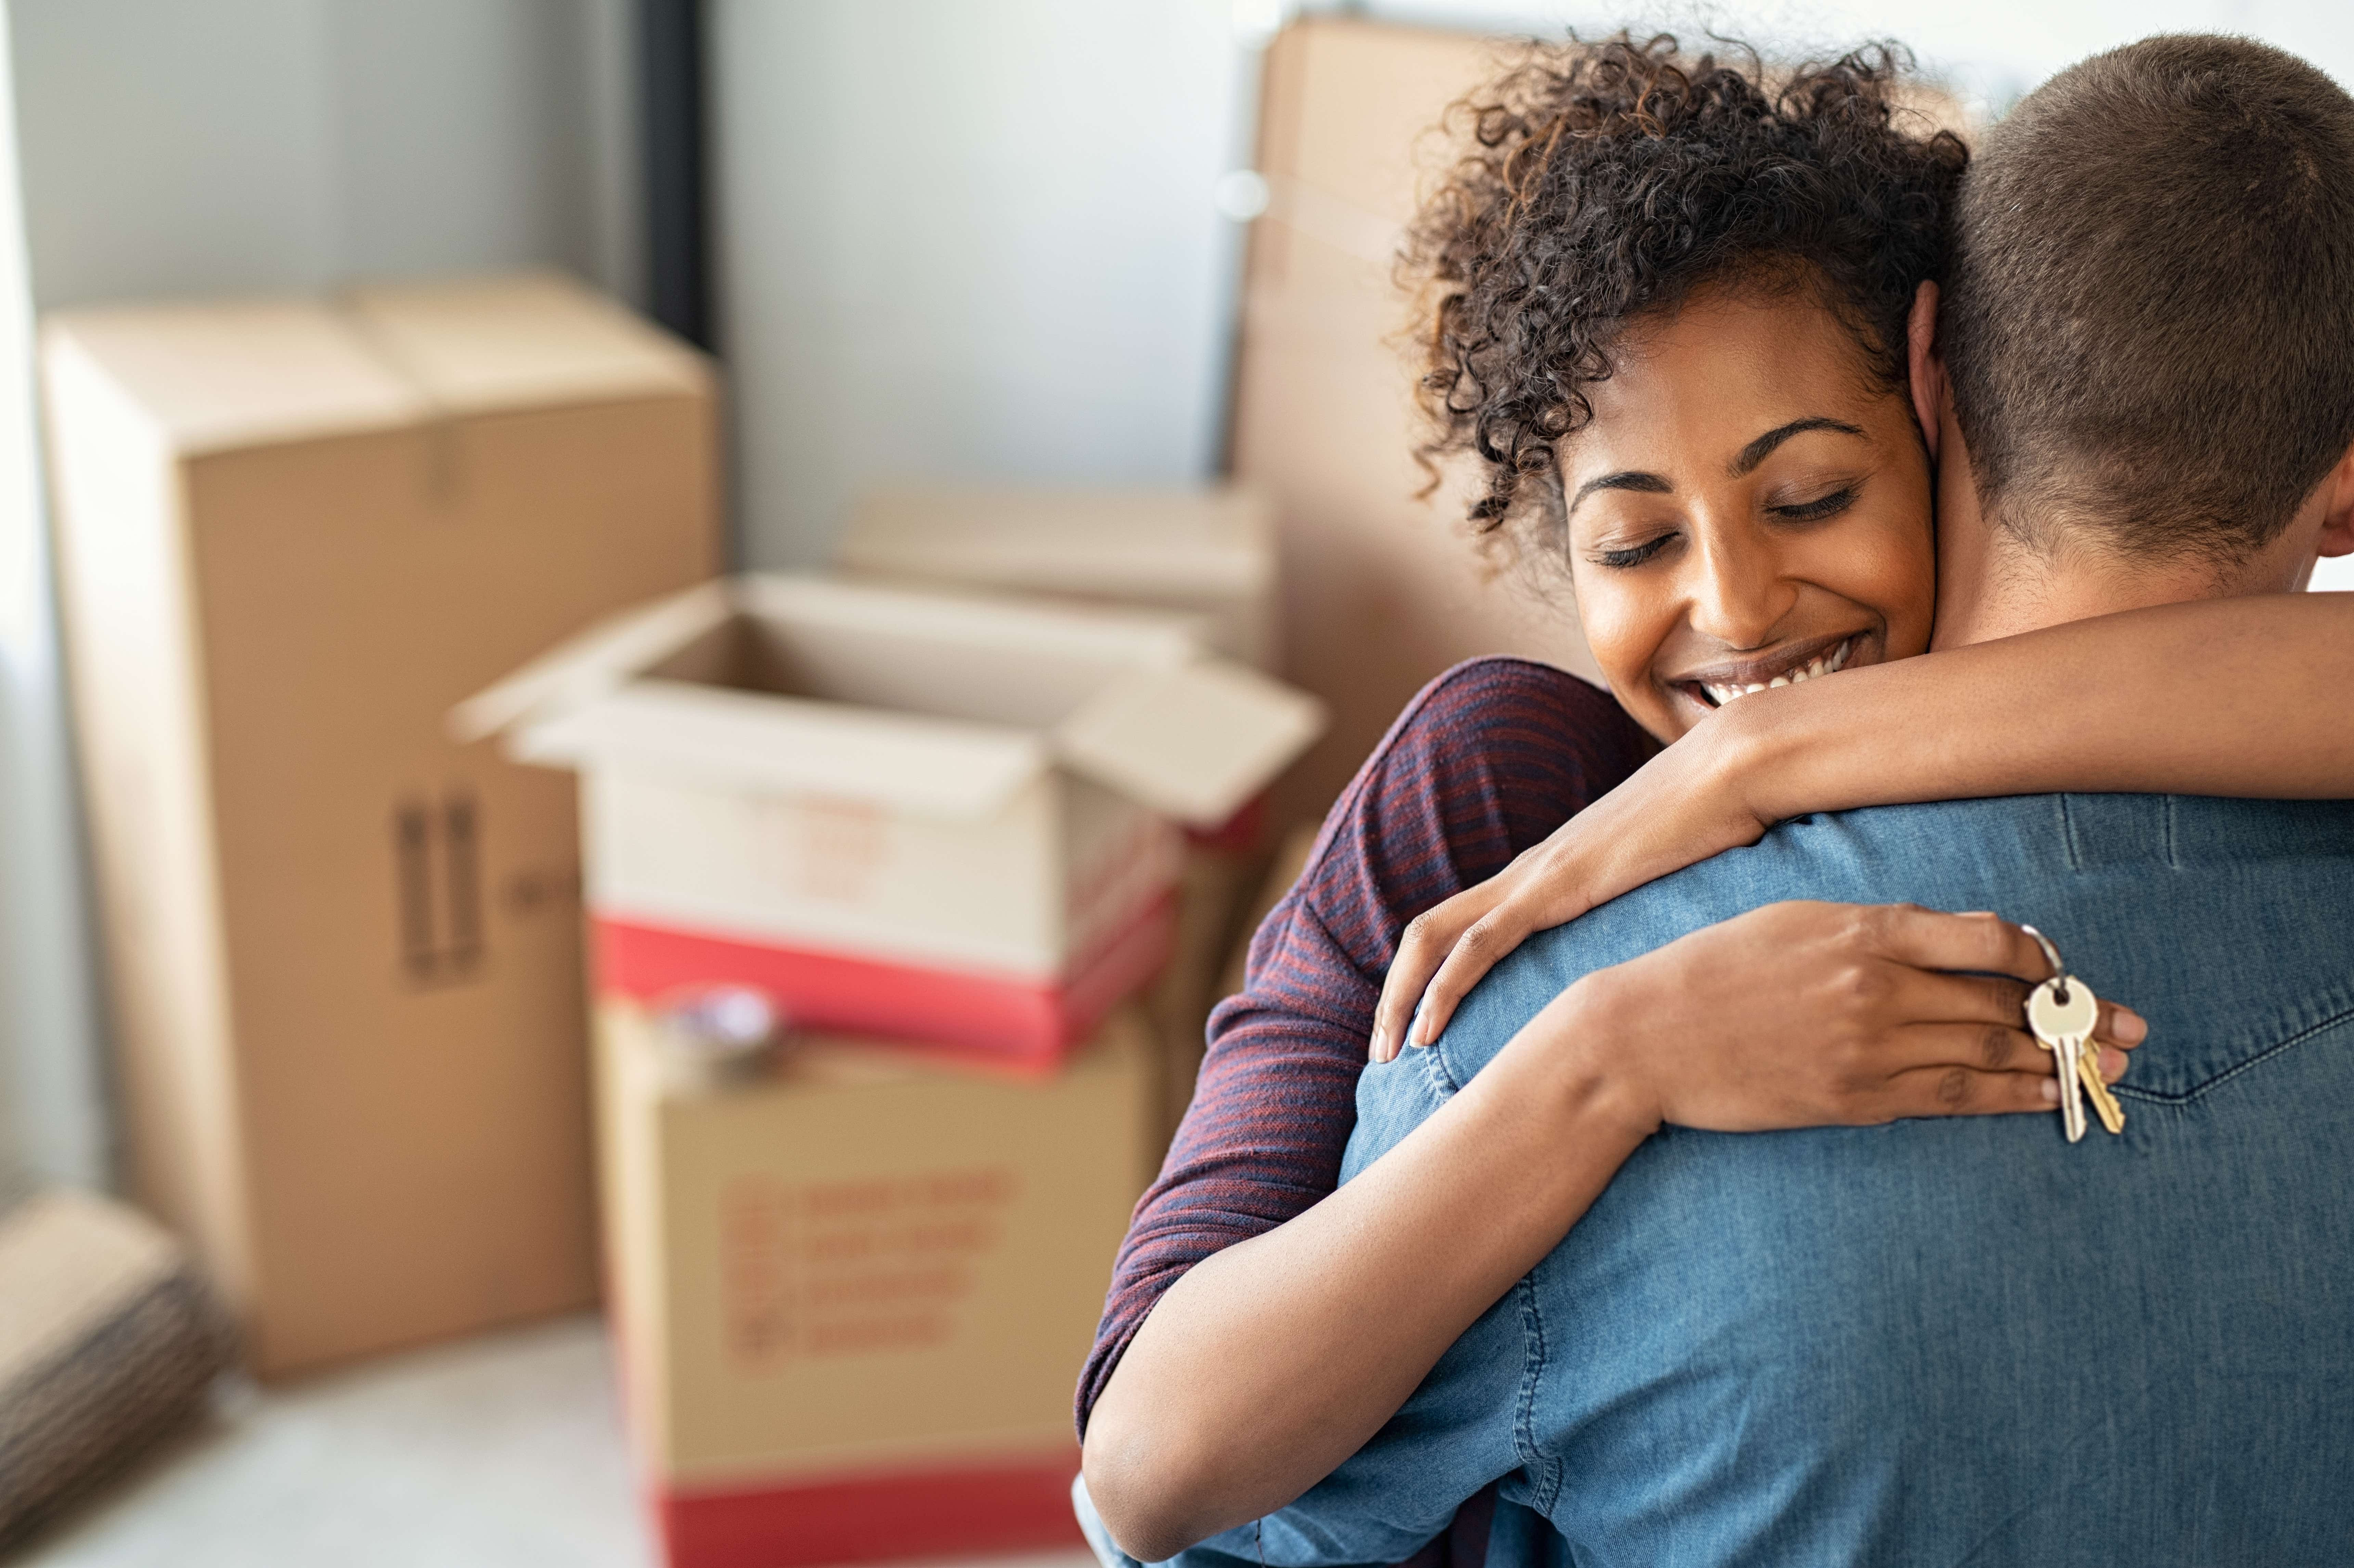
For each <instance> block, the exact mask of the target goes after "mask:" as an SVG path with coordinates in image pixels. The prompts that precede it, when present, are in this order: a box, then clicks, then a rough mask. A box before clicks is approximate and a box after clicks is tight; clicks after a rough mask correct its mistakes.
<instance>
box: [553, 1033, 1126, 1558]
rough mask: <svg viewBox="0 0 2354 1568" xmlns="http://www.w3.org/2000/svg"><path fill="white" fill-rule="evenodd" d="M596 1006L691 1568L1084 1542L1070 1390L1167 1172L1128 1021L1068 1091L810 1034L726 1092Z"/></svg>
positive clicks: (614, 1188)
mask: <svg viewBox="0 0 2354 1568" xmlns="http://www.w3.org/2000/svg"><path fill="white" fill-rule="evenodd" d="M676 1027H677V1025H676V1024H675V1023H674V1022H671V1021H668V1020H666V1019H665V1018H664V1016H663V1013H662V1012H659V1011H649V1010H648V1009H646V1008H644V1007H642V1006H641V1005H640V1004H638V1003H637V1002H635V1001H630V1000H628V999H625V998H618V997H609V998H606V999H604V1000H603V1001H600V1002H599V1006H598V1033H599V1086H600V1116H601V1118H602V1122H603V1128H602V1131H603V1137H602V1139H601V1142H602V1149H603V1157H602V1158H603V1169H604V1176H605V1188H606V1192H607V1193H608V1206H607V1210H606V1225H607V1232H606V1234H607V1249H608V1254H609V1256H610V1259H611V1266H612V1270H613V1275H614V1288H613V1300H614V1307H615V1320H616V1324H617V1328H618V1332H619V1339H620V1361H621V1364H622V1368H623V1378H624V1384H625V1389H626V1403H627V1405H628V1408H629V1411H630V1414H631V1430H632V1439H633V1443H634V1446H635V1447H636V1449H637V1457H638V1462H639V1466H640V1469H641V1472H642V1475H643V1476H644V1478H645V1482H646V1485H647V1487H648V1489H649V1492H650V1493H651V1500H652V1506H653V1510H654V1513H655V1517H656V1520H657V1521H658V1524H659V1527H660V1530H661V1532H662V1535H663V1542H664V1545H665V1547H666V1549H667V1552H668V1554H669V1560H670V1562H671V1563H672V1565H673V1568H753V1565H755V1564H758V1565H760V1568H790V1565H792V1564H801V1563H850V1562H864V1561H874V1560H879V1559H887V1558H893V1557H912V1556H926V1555H939V1554H944V1553H949V1552H984V1551H999V1550H1010V1549H1014V1548H1021V1547H1037V1546H1049V1545H1061V1544H1070V1545H1076V1544H1077V1543H1078V1542H1079V1536H1078V1532H1077V1529H1076V1525H1075V1524H1074V1522H1073V1520H1072V1516H1071V1507H1070V1484H1071V1478H1072V1477H1073V1476H1074V1475H1076V1473H1077V1469H1078V1448H1077V1445H1076V1441H1075V1440H1074V1438H1073V1436H1072V1433H1071V1417H1070V1391H1071V1387H1072V1384H1073V1382H1074V1380H1075V1378H1076V1373H1077V1370H1078V1367H1079V1364H1080V1362H1081V1361H1083V1360H1084V1359H1085V1357H1086V1355H1087V1346H1088V1342H1089V1340H1090V1338H1091V1336H1092V1334H1093V1331H1094V1328H1095V1321H1096V1316H1097V1312H1098V1310H1099V1309H1100V1308H1101V1306H1102V1301H1103V1290H1104V1283H1105V1280H1106V1278H1107V1277H1108V1274H1109V1271H1110V1267H1111V1259H1112V1255H1113V1253H1114V1252H1115V1251H1116V1250H1117V1248H1118V1246H1119V1239H1120V1235H1121V1233H1122V1231H1123V1230H1124V1229H1125V1228H1126V1225H1127V1223H1128V1214H1129V1207H1130V1205H1131V1204H1132V1203H1133V1202H1135V1199H1136V1196H1137V1194H1138V1192H1140V1191H1141V1189H1142V1187H1143V1184H1144V1182H1145V1181H1146V1180H1147V1178H1148V1176H1149V1174H1150V1167H1151V1164H1152V1162H1153V1160H1155V1159H1156V1158H1157V1156H1158V1150H1157V1148H1156V1147H1155V1144H1154V1141H1153V1118H1154V1114H1155V1112H1154V1103H1155V1097H1156V1092H1157V1084H1156V1081H1155V1080H1156V1071H1157V1069H1156V1065H1155V1057H1156V1053H1155V1050H1154V1044H1153V1042H1152V1040H1151V1038H1150V1033H1149V1031H1148V1030H1147V1028H1146V1026H1145V1025H1144V1023H1143V1022H1142V1021H1141V1019H1140V1017H1139V1016H1138V1014H1137V1013H1136V1012H1135V1011H1134V1010H1132V1009H1123V1010H1121V1011H1119V1012H1115V1013H1114V1014H1113V1015H1112V1016H1111V1018H1110V1019H1109V1020H1108V1022H1107V1023H1106V1025H1105V1026H1104V1028H1103V1029H1102V1031H1101V1032H1100V1033H1099V1034H1098V1036H1097V1039H1096V1040H1095V1041H1094V1043H1093V1044H1091V1045H1090V1046H1089V1047H1088V1048H1087V1050H1085V1051H1083V1052H1081V1053H1079V1054H1077V1055H1076V1057H1075V1058H1074V1059H1073V1060H1072V1062H1071V1063H1070V1065H1068V1066H1067V1067H1066V1068H1065V1069H1064V1070H1063V1071H1062V1072H1061V1073H1059V1074H1057V1075H1054V1076H1053V1077H1051V1078H1049V1079H1045V1080H1043V1081H1042V1080H1039V1079H1036V1078H1034V1077H1021V1078H1008V1077H1005V1076H1003V1075H991V1074H990V1073H989V1072H987V1071H986V1070H984V1069H981V1068H978V1067H976V1066H974V1065H971V1064H970V1063H969V1062H959V1061H954V1060H951V1059H949V1058H946V1057H941V1056H932V1057H927V1056H925V1055H923V1054H918V1053H916V1052H913V1051H908V1050H904V1049H902V1050H895V1051H888V1052H884V1051H876V1050H875V1049H873V1048H872V1047H871V1046H870V1045H869V1044H865V1043H863V1042H845V1041H834V1040H828V1039H824V1038H822V1037H813V1036H797V1037H793V1038H791V1039H790V1040H788V1042H787V1043H786V1044H785V1045H784V1046H783V1048H782V1050H781V1051H780V1052H779V1054H778V1055H777V1057H776V1059H775V1060H774V1062H773V1064H772V1065H769V1066H768V1067H767V1068H766V1069H765V1070H761V1071H757V1072H755V1073H754V1074H752V1075H749V1076H748V1077H746V1078H740V1079H739V1080H738V1081H736V1082H732V1083H725V1084H720V1085H712V1084H709V1083H705V1082H698V1081H697V1080H696V1079H695V1077H694V1076H692V1075H682V1074H680V1073H678V1072H675V1071H673V1070H671V1069H670V1067H669V1065H667V1064H666V1063H665V1060H664V1057H665V1047H666V1044H675V1043H674V1042H666V1040H665V1038H664V1036H665V1032H666V1031H668V1030H671V1029H674V1028H676Z"/></svg>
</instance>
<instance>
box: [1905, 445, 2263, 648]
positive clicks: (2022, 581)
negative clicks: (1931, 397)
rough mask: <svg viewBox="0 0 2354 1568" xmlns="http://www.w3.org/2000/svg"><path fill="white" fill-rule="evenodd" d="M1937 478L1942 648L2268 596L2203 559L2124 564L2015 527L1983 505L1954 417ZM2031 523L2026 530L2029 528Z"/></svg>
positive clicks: (2044, 530)
mask: <svg viewBox="0 0 2354 1568" xmlns="http://www.w3.org/2000/svg"><path fill="white" fill-rule="evenodd" d="M1940 447H1941V450H1942V453H1943V454H1944V458H1945V461H1941V462H1940V463H1939V464H1938V472H1937V619H1936V627H1935V632H1934V634H1933V635H1932V637H1931V640H1930V645H1931V646H1932V647H1935V648H1959V647H1961V646H1963V645H1964V644H1966V643H1970V642H1987V641H1992V640H1993V639H1995V638H1998V637H2012V636H2016V635H2018V634H2019V633H2020V632H2022V631H2033V630H2038V629H2040V628H2041V627H2046V626H2058V625H2061V624H2062V623H2064V622H2066V621H2071V620H2084V619H2085V618H2086V617H2088V616H2095V615H2113V614H2115V613H2117V612H2118V611H2120V610H2127V609H2147V608H2148V607H2149V606H2152V605H2160V604H2180V603H2182V602H2184V601H2185V600H2188V599H2217V598H2221V597H2224V596H2226V595H2230V594H2235V593H2247V592H2254V591H2260V590H2261V588H2262V587H2263V586H2264V585H2262V584H2253V583H2252V584H2241V583H2233V582H2225V581H2222V580H2220V579H2219V577H2218V574H2217V572H2216V570H2215V568H2214V567H2213V566H2212V565H2211V564H2210V563H2208V562H2205V561H2202V560H2199V559H2196V558H2187V559H2180V558H2179V559H2176V560H2171V561H2158V562H2145V561H2131V560H2126V559H2124V558H2122V557H2120V556H2116V555H2115V554H2113V553H2111V552H2109V551H2107V550H2105V549H2102V548H2101V547H2099V546H2097V545H2088V544H2085V543H2083V542H2082V535H2078V534H2075V533H2074V532H2073V531H2072V530H2070V529H2068V528H2066V527H2064V526H2060V525H2056V524H2055V525H2051V526H2035V525H2033V524H2037V523H2040V522H2041V519H2008V518H2004V517H2001V516H1999V515H1998V514H1995V513H1993V512H1991V511H1990V510H1989V509H1988V508H1986V507H1984V506H1982V505H1981V504H1980V503H1979V500H1978V485H1977V483H1976V482H1975V480H1974V479H1973V478H1972V476H1971V473H1970V463H1969V458H1968V454H1967V450H1966V449H1965V448H1964V446H1963V444H1962V439H1961V432H1960V430H1959V429H1956V426H1955V424H1954V420H1953V415H1952V412H1951V411H1950V409H1949V410H1947V412H1946V419H1945V429H1944V431H1943V436H1942V440H1941V442H1940ZM2020 524H2026V525H2020Z"/></svg>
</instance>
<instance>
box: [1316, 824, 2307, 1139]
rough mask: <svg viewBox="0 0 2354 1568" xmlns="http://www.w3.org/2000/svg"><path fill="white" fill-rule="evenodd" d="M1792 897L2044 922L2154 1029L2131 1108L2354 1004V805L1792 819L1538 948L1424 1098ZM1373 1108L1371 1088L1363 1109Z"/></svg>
mask: <svg viewBox="0 0 2354 1568" xmlns="http://www.w3.org/2000/svg"><path fill="white" fill-rule="evenodd" d="M1789 898H1822V899H1832V900H1839V901H1843V902H1853V903H1867V904H1880V903H1901V902H1909V903H1917V904H1922V905H1925V906H1929V907H1931V908H1937V909H1949V910H1959V909H1992V910H1995V911H1996V912H1997V913H1999V914H2001V915H2004V916H2008V917H2009V918H2011V919H2014V920H2020V921H2024V922H2027V923H2028V924H2031V925H2033V926H2035V927H2038V928H2039V929H2041V931H2043V932H2044V933H2045V934H2046V935H2047V936H2049V937H2051V938H2052V940H2053V941H2054V942H2055V943H2057V944H2058V946H2059V948H2060V951H2061V954H2062V958H2063V959H2065V960H2066V961H2067V963H2068V966H2069V968H2070V969H2072V970H2073V971H2074V972H2076V973H2078V974H2081V975H2082V976H2084V979H2085V980H2086V981H2087V982H2088V983H2090V984H2091V985H2092V987H2093V989H2094V991H2097V992H2099V993H2100V994H2101V995H2103V996H2105V997H2112V998H2115V1000H2118V1001H2125V1002H2127V1003H2129V1004H2130V1005H2132V1006H2133V1007H2134V1008H2136V1009H2137V1011H2139V1012H2142V1013H2143V1015H2144V1016H2145V1017H2147V1018H2148V1019H2149V1020H2150V1022H2151V1028H2152V1035H2151V1038H2152V1042H2153V1044H2152V1045H2151V1046H2150V1047H2148V1048H2147V1049H2146V1050H2145V1051H2143V1052H2141V1053H2137V1055H2136V1058H2135V1063H2134V1072H2133V1076H2132V1078H2131V1080H2130V1081H2129V1086H2128V1087H2126V1089H2125V1090H2124V1091H2123V1092H2124V1093H2126V1095H2128V1096H2130V1097H2143V1098H2148V1099H2153V1100H2174V1101H2181V1100H2187V1099H2190V1098H2193V1097H2197V1096H2199V1095H2200V1094H2203V1093H2205V1092H2206V1091H2207V1090H2209V1089H2210V1088H2211V1087H2212V1086H2215V1085H2216V1084H2218V1083H2221V1082H2222V1081H2223V1080H2225V1079H2226V1078H2228V1077H2229V1076H2230V1075H2232V1074H2234V1073H2237V1072H2241V1071H2243V1070H2246V1069H2248V1068H2251V1067H2253V1066H2254V1065H2257V1064H2258V1063H2260V1062H2261V1061H2263V1060H2264V1059H2265V1058H2266V1057H2267V1056H2268V1055H2269V1054H2271V1053H2272V1052H2274V1051H2275V1050H2279V1049H2284V1048H2287V1047H2289V1046H2292V1045H2294V1044H2296V1042H2297V1041H2298V1040H2300V1039H2303V1038H2306V1037H2309V1036H2310V1035H2312V1034H2313V1033H2317V1032H2318V1031H2320V1030H2322V1029H2324V1028H2327V1027H2328V1026H2329V1025H2330V1024H2331V1023H2332V1022H2335V1021H2337V1020H2339V1019H2342V1018H2345V1017H2346V1016H2348V1015H2349V1012H2354V964H2349V963H2347V962H2346V961H2345V958H2344V955H2345V954H2346V952H2347V951H2348V949H2349V946H2350V945H2354V932H2350V931H2349V928H2348V927H2347V926H2346V925H2345V923H2344V920H2345V912H2346V911H2347V909H2348V907H2349V898H2354V803H2348V802H2343V801H2283V800H2218V799H2211V798H2208V797H2203V796H2168V795H2032V796H2018V797H2011V798H2006V799H2001V800H1961V801H1947V802H1942V803H1937V804H1932V805H1917V806H1888V807H1875V808H1872V809H1869V810H1857V811H1847V812H1840V813H1835V814H1824V815H1819V816H1811V817H1804V818H1799V819H1797V820H1794V821H1789V822H1785V823H1783V824H1781V825H1780V826H1779V827H1776V829H1775V830H1774V831H1773V832H1769V833H1767V834H1766V835H1765V838H1764V839H1763V840H1761V841H1760V842H1758V843H1756V844H1755V845H1752V846H1749V847H1748V848H1745V849H1739V850H1734V851H1731V852H1729V853H1725V854H1722V855H1718V856H1717V857H1715V858H1714V859H1712V860H1708V861H1703V862H1702V863H1700V864H1698V865H1694V866H1691V867H1687V868H1686V869H1685V870H1683V871H1681V872H1678V873H1676V874H1673V875H1671V876H1668V877H1664V878H1662V879H1660V880H1659V881H1658V882H1654V883H1652V884H1650V885H1648V886H1645V887H1640V888H1638V889H1636V890H1635V891H1634V892H1632V893H1629V894H1628V895H1625V896H1624V897H1622V898H1619V899H1617V900H1615V901H1613V902H1612V903H1610V904H1607V905H1605V906H1603V907H1601V908H1599V909H1596V910H1595V911H1593V912H1592V913H1591V914H1589V915H1586V916H1584V917H1582V918H1581V919H1579V920H1576V921H1575V922H1573V923H1571V924H1570V925H1567V926H1564V927H1557V928H1555V929H1553V930H1551V931H1546V932H1541V933H1539V934H1538V935H1537V936H1535V937H1533V938H1531V939H1530V940H1529V941H1528V942H1527V943H1526V944H1524V945H1523V946H1522V948H1520V950H1519V951H1517V952H1515V953H1513V954H1512V955H1511V957H1510V958H1508V959H1505V960H1504V962H1503V963H1501V964H1500V965H1498V966H1497V968H1496V969H1495V970H1494V971H1493V972H1492V973H1491V974H1490V976H1489V977H1488V978H1487V980H1484V981H1483V982H1482V983H1481V985H1480V986H1479V988H1478V989H1477V990H1475V991H1473V992H1472V994H1471V995H1470V996H1469V998H1467V999H1466V1000H1465V1002H1464V1004H1463V1006H1462V1007H1461V1008H1460V1009H1459V1010H1458V1012H1457V1014H1456V1016H1455V1018H1454V1020H1453V1021H1451V1022H1450V1024H1449V1026H1448V1029H1447V1033H1446V1035H1445V1036H1444V1037H1443V1038H1442V1039H1441V1040H1440V1042H1439V1043H1438V1044H1437V1047H1436V1048H1435V1049H1433V1050H1432V1051H1430V1052H1428V1053H1426V1055H1428V1056H1431V1057H1435V1058H1437V1059H1436V1060H1434V1061H1430V1062H1426V1063H1424V1064H1421V1065H1422V1066H1423V1068H1424V1070H1425V1072H1426V1074H1427V1075H1429V1077H1430V1080H1431V1088H1430V1089H1429V1090H1428V1091H1426V1092H1435V1093H1437V1094H1438V1095H1439V1096H1441V1097H1444V1096H1445V1095H1447V1094H1451V1093H1452V1092H1453V1091H1454V1090H1455V1088H1457V1087H1458V1086H1460V1085H1462V1084H1463V1083H1466V1082H1468V1081H1469V1079H1470V1077H1471V1075H1473V1074H1475V1073H1477V1072H1479V1069H1480V1068H1481V1067H1483V1066H1484V1065H1486V1064H1487V1063H1488V1062H1489V1061H1490V1059H1492V1058H1493V1056H1494V1055H1495V1054H1496V1053H1497V1052H1498V1051H1499V1050H1500V1049H1502V1047H1503V1045H1504V1044H1505V1043H1506V1042H1507V1041H1509V1040H1510V1039H1511V1036H1512V1033H1514V1032H1515V1031H1517V1030H1518V1029H1519V1027H1520V1026H1521V1024H1522V1023H1523V1022H1526V1021H1527V1019H1528V1018H1530V1017H1531V1016H1533V1014H1534V1013H1535V1012H1536V1010H1537V1009H1538V1008H1540V1007H1542V1006H1543V1005H1544V1003H1545V1002H1546V1001H1550V1000H1551V999H1552V998H1553V996H1555V995H1557V994H1559V992H1560V991H1562V990H1563V989H1564V988H1565V987H1566V986H1567V985H1569V984H1570V983H1571V982H1572V981H1574V980H1576V979H1578V978H1579V977H1580V976H1582V975H1585V974H1586V973H1588V972H1590V971H1592V970H1594V969H1601V968H1604V967H1606V966H1607V965H1610V964H1615V963H1620V962H1623V961H1625V960H1626V959H1632V958H1636V957H1638V956H1640V955H1641V954H1643V953H1646V952H1649V951H1650V950H1651V949H1652V948H1658V947H1660V946H1662V945H1664V944H1665V943H1667V942H1670V941H1672V940H1674V939H1675V938H1679V937H1681V936H1684V935H1686V934H1688V933H1689V932H1691V931H1694V930H1697V929H1699V928H1700V927H1703V926H1707V925H1712V924H1714V923H1715V922H1717V921H1720V920H1723V919H1727V918H1729V917H1731V916H1734V915H1738V914H1742V913H1744V912H1745V911H1747V910H1750V909H1753V908H1755V907H1758V906H1761V905H1765V904H1768V903H1773V902H1776V901H1778V900H1782V899H1789ZM1367 1079H1368V1085H1367V1086H1368V1087H1372V1084H1371V1080H1372V1079H1373V1075H1372V1074H1368V1075H1367ZM1390 1092H1394V1091H1384V1093H1385V1095H1386V1094H1387V1093H1390ZM1368 1098H1370V1096H1368V1095H1367V1094H1366V1092H1365V1090H1364V1089H1361V1091H1360V1099H1361V1113H1362V1110H1363V1105H1362V1102H1363V1101H1364V1100H1366V1099H1368Z"/></svg>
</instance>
